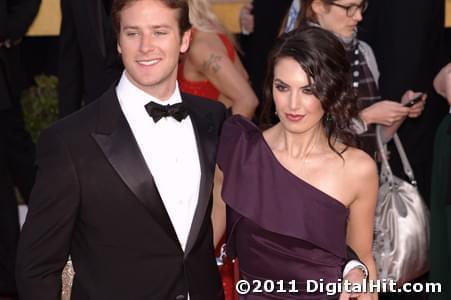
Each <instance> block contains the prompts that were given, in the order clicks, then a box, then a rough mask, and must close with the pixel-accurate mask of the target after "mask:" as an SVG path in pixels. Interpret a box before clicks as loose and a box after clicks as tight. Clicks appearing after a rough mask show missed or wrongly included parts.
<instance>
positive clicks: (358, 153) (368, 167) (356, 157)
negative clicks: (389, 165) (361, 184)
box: [342, 147, 377, 179]
mask: <svg viewBox="0 0 451 300" xmlns="http://www.w3.org/2000/svg"><path fill="white" fill-rule="evenodd" d="M342 155H343V158H344V160H345V169H346V173H347V174H349V176H351V177H353V178H365V179H368V178H377V166H376V162H375V161H374V159H373V158H372V157H371V156H369V155H368V154H367V153H366V152H365V151H363V150H360V149H358V148H354V147H348V148H347V149H346V151H345V152H344V153H343V154H342Z"/></svg>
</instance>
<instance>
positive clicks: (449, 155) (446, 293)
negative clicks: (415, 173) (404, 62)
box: [428, 63, 451, 300]
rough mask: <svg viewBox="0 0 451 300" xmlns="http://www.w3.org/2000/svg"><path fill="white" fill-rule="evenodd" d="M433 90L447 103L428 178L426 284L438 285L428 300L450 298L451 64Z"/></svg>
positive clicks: (444, 70)
mask: <svg viewBox="0 0 451 300" xmlns="http://www.w3.org/2000/svg"><path fill="white" fill-rule="evenodd" d="M434 88H435V90H436V91H437V93H438V94H439V95H441V96H442V97H444V98H445V99H446V100H447V101H448V105H449V107H450V110H449V113H448V114H447V115H445V117H444V118H443V120H442V122H441V123H440V126H439V127H438V130H437V133H436V136H435V144H434V164H433V166H432V179H431V199H430V201H431V250H430V259H431V271H430V273H429V281H431V282H440V283H441V284H442V292H441V293H433V294H430V295H429V298H428V299H429V300H448V299H451V63H448V65H446V66H445V67H443V68H442V69H441V71H440V72H439V73H438V74H437V76H436V77H435V79H434Z"/></svg>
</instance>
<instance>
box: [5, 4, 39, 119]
mask: <svg viewBox="0 0 451 300" xmlns="http://www.w3.org/2000/svg"><path fill="white" fill-rule="evenodd" d="M40 4H41V1H40V0H0V43H3V42H5V41H6V40H10V41H17V40H18V39H20V38H22V37H23V36H24V35H25V33H26V31H27V29H28V27H29V26H30V24H31V22H32V21H33V19H34V17H35V15H36V13H37V12H38V9H39V5H40ZM22 75H23V74H22V72H21V64H20V49H19V47H18V46H14V47H11V48H6V47H4V46H0V110H2V109H9V108H11V106H13V105H18V101H19V97H20V92H21V90H22V88H23V77H22Z"/></svg>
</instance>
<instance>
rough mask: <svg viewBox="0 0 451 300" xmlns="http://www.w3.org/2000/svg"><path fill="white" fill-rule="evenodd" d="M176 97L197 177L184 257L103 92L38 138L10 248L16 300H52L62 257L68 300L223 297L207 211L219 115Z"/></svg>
mask: <svg viewBox="0 0 451 300" xmlns="http://www.w3.org/2000/svg"><path fill="white" fill-rule="evenodd" d="M182 98H183V102H184V103H185V104H186V105H187V107H188V109H189V116H190V117H191V120H192V123H193V127H194V131H195V135H196V138H197V146H198V151H199V159H200V164H201V174H202V175H201V183H200V191H199V200H198V204H197V207H196V211H195V215H194V218H193V222H192V225H191V229H190V234H189V237H188V242H187V246H186V250H185V251H183V250H182V249H181V246H180V244H179V242H178V239H177V236H176V233H175V231H174V228H173V226H172V224H171V222H170V219H169V216H168V214H167V212H166V209H165V207H164V204H163V202H162V200H161V197H160V195H159V193H158V190H157V188H156V185H155V182H154V180H153V178H152V174H151V173H150V171H149V169H148V168H147V166H146V163H145V161H144V158H143V156H142V154H141V152H140V150H139V148H138V145H137V143H136V141H135V139H134V137H133V134H132V132H131V130H130V127H129V125H128V123H127V121H126V119H125V117H124V115H123V113H122V110H121V108H120V105H119V102H118V99H117V96H116V93H115V89H114V87H111V88H110V89H109V90H107V92H106V93H105V94H104V95H103V96H102V97H101V98H99V99H98V100H96V101H95V102H93V103H92V104H90V105H88V106H87V107H85V108H84V109H82V110H81V111H79V112H77V113H75V114H73V115H71V116H69V117H67V118H65V119H63V120H61V121H59V122H57V123H56V124H55V125H54V126H52V127H51V128H50V129H48V130H46V131H45V132H43V133H42V135H41V138H40V142H39V145H38V159H37V162H38V167H39V169H38V176H37V181H36V184H35V187H34V189H33V192H32V197H31V200H30V206H29V214H28V216H27V220H26V223H25V225H24V228H23V231H22V235H21V239H20V242H19V251H18V260H17V269H16V276H17V284H18V290H19V294H20V299H21V300H39V299H43V300H44V299H45V300H52V299H60V298H59V294H60V288H61V279H60V278H61V271H62V269H63V267H64V265H65V262H66V260H67V258H68V255H69V254H70V255H71V257H72V260H73V265H74V269H75V273H76V274H75V278H74V284H73V289H72V298H71V299H73V300H84V299H86V300H87V299H90V300H94V299H108V300H115V299H117V300H124V299H133V300H139V299H143V300H144V299H145V300H148V299H178V300H182V299H186V297H187V294H188V292H189V295H190V299H192V300H216V299H223V298H224V295H223V289H222V284H221V280H220V276H219V273H218V268H217V266H216V260H215V256H214V247H213V234H212V225H211V220H210V214H211V208H212V199H211V194H212V182H213V173H214V168H215V160H216V148H217V143H218V136H219V131H220V128H221V125H222V122H223V120H224V118H225V108H224V106H223V105H222V104H220V103H218V102H213V101H207V100H204V99H200V98H197V97H194V96H189V95H182ZM149 138H151V137H149ZM168 138H170V137H168ZM155 143H158V141H155ZM174 188H177V186H176V185H175V186H174Z"/></svg>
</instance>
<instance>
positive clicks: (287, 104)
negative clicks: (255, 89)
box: [272, 57, 324, 134]
mask: <svg viewBox="0 0 451 300" xmlns="http://www.w3.org/2000/svg"><path fill="white" fill-rule="evenodd" d="M310 84H313V82H309V78H308V76H307V74H306V73H305V72H304V70H303V69H302V67H301V66H300V65H299V63H298V62H297V61H296V60H294V59H293V58H291V57H284V58H280V59H279V60H278V61H277V62H276V65H275V68H274V80H273V86H272V93H273V98H274V104H275V107H276V112H277V116H278V117H279V120H280V123H281V124H282V126H283V127H284V129H285V130H287V131H288V132H291V133H295V134H301V133H307V132H309V131H312V130H315V129H316V128H318V126H321V119H322V117H323V115H324V110H323V108H322V106H321V102H320V101H319V99H318V98H317V97H316V96H315V95H313V93H312V86H311V85H310Z"/></svg>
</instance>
